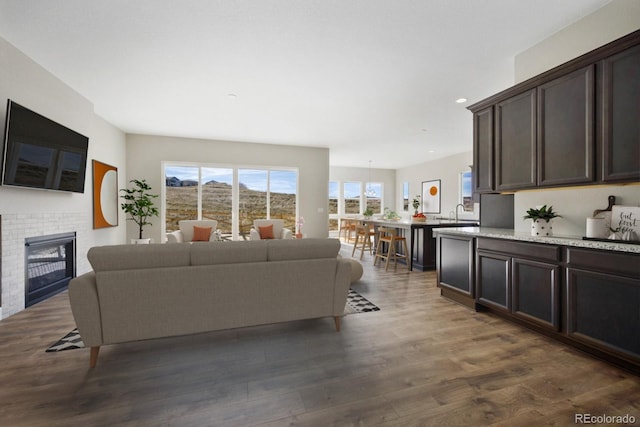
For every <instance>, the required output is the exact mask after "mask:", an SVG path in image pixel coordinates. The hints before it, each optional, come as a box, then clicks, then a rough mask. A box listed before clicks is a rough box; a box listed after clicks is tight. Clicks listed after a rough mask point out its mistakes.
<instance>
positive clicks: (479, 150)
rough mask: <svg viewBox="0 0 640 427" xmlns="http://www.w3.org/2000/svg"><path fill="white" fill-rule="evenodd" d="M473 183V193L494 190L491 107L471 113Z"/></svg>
mask: <svg viewBox="0 0 640 427" xmlns="http://www.w3.org/2000/svg"><path fill="white" fill-rule="evenodd" d="M473 140H474V150H473V156H474V158H473V184H474V192H475V193H486V192H492V191H493V190H495V184H494V166H493V158H494V157H493V156H494V153H493V107H488V108H485V109H484V110H480V111H478V112H476V113H474V114H473Z"/></svg>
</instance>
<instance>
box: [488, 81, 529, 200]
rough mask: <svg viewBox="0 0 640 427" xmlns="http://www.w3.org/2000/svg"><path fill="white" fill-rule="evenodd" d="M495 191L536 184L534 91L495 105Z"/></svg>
mask: <svg viewBox="0 0 640 427" xmlns="http://www.w3.org/2000/svg"><path fill="white" fill-rule="evenodd" d="M495 172H496V190H498V191H507V190H516V189H520V188H531V187H535V186H536V90H535V89H532V90H530V91H527V92H525V93H521V94H519V95H516V96H513V97H511V98H509V99H506V100H504V101H502V102H499V103H498V104H497V105H496V168H495Z"/></svg>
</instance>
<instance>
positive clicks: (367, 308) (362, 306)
mask: <svg viewBox="0 0 640 427" xmlns="http://www.w3.org/2000/svg"><path fill="white" fill-rule="evenodd" d="M379 310H380V307H378V306H377V305H375V304H374V303H372V302H371V301H369V300H368V299H366V298H365V297H363V296H362V295H360V294H359V293H357V292H356V291H354V290H353V289H349V294H348V295H347V305H346V306H345V307H344V314H355V313H368V312H371V311H379Z"/></svg>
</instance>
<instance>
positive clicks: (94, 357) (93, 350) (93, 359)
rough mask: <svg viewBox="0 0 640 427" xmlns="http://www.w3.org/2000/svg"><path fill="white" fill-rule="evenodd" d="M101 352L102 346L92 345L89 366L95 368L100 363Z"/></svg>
mask: <svg viewBox="0 0 640 427" xmlns="http://www.w3.org/2000/svg"><path fill="white" fill-rule="evenodd" d="M99 352H100V346H97V347H91V355H90V356H89V367H91V368H95V367H96V363H98V353H99Z"/></svg>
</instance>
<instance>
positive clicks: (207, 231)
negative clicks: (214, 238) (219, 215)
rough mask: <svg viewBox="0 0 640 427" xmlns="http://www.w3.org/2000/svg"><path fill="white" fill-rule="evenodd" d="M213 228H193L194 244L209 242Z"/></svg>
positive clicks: (195, 226)
mask: <svg viewBox="0 0 640 427" xmlns="http://www.w3.org/2000/svg"><path fill="white" fill-rule="evenodd" d="M211 228H212V227H198V226H197V225H194V226H193V240H192V241H193V242H208V241H209V238H210V237H211Z"/></svg>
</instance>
